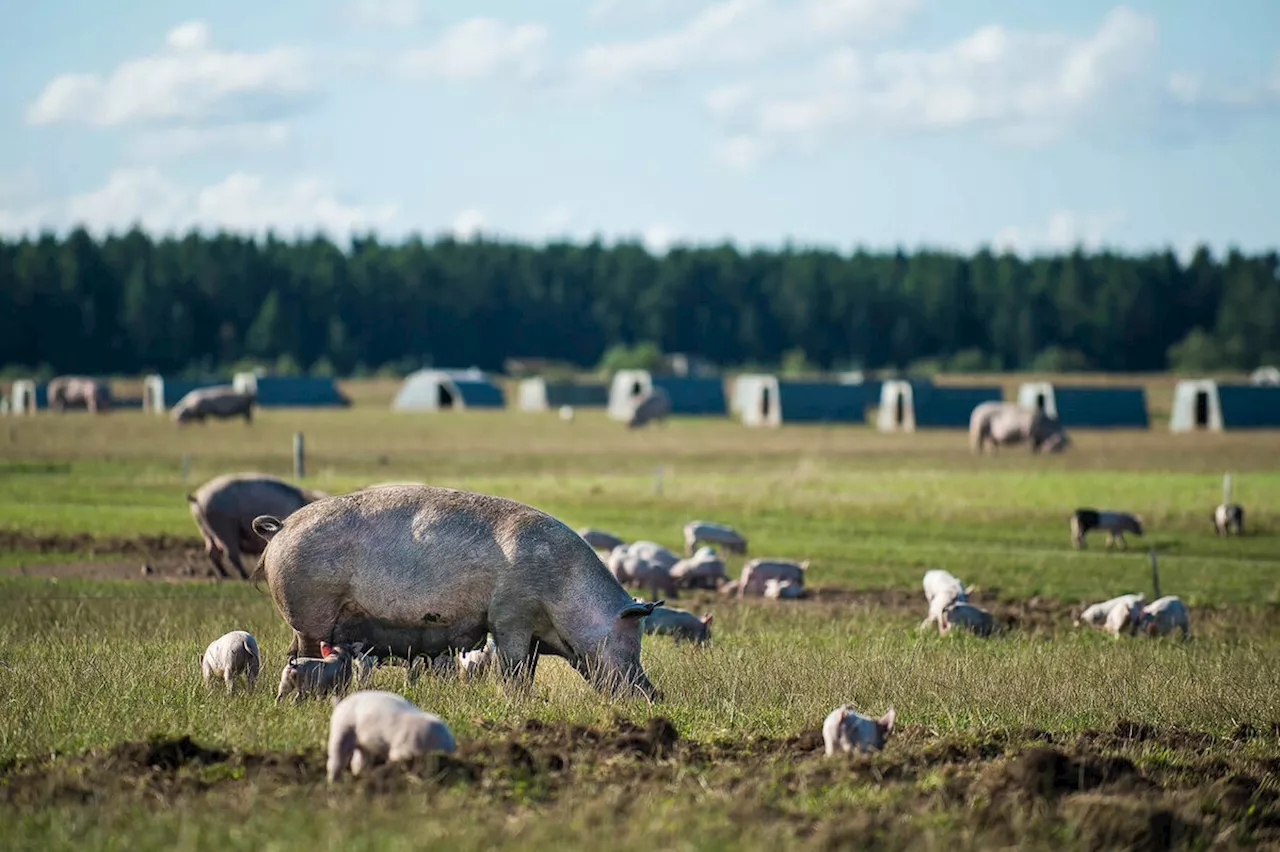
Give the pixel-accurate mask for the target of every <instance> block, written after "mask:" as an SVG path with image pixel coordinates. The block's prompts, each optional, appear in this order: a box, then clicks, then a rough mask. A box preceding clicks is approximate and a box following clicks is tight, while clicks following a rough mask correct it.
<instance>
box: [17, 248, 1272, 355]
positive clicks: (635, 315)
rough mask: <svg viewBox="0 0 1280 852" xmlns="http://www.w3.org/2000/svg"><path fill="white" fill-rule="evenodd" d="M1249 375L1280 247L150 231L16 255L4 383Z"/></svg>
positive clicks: (1265, 345) (1262, 340)
mask: <svg viewBox="0 0 1280 852" xmlns="http://www.w3.org/2000/svg"><path fill="white" fill-rule="evenodd" d="M655 351H664V352H690V353H697V354H699V355H701V356H703V357H704V358H706V359H708V360H710V361H711V362H713V363H715V364H718V365H722V366H741V365H753V366H764V365H778V364H783V365H785V366H786V367H787V369H788V370H801V369H809V368H824V369H831V368H857V367H861V368H868V369H872V368H882V367H899V368H914V369H919V370H926V369H933V370H938V369H943V370H946V369H963V370H984V369H993V370H994V369H1028V368H1031V369H1047V370H1057V369H1095V370H1113V371H1119V370H1160V369H1164V368H1166V367H1175V368H1182V369H1191V370H1197V369H1214V368H1243V369H1248V368H1251V367H1253V366H1256V365H1257V364H1259V363H1275V362H1277V361H1280V282H1278V281H1277V256H1276V254H1275V253H1270V254H1265V255H1259V256H1246V255H1243V254H1240V253H1236V252H1232V253H1230V254H1228V255H1227V256H1226V257H1223V258H1217V259H1215V258H1214V257H1213V256H1212V255H1211V254H1210V253H1209V252H1208V251H1206V250H1203V249H1202V250H1200V251H1199V252H1198V253H1197V254H1196V255H1195V257H1194V258H1193V259H1192V260H1191V262H1190V263H1189V264H1185V265H1184V264H1181V263H1179V261H1178V258H1177V257H1176V256H1175V255H1174V254H1172V253H1170V252H1164V253H1155V254H1149V255H1143V256H1136V257H1130V256H1123V255H1117V254H1110V253H1101V254H1085V253H1082V252H1079V251H1077V252H1073V253H1070V254H1065V255H1059V256H1051V257H1038V258H1033V259H1030V260H1024V259H1020V258H1019V257H1017V256H1015V255H1011V254H994V253H991V252H988V251H980V252H978V253H976V254H974V255H971V256H964V255H958V254H949V253H942V252H932V251H922V252H916V253H912V254H907V253H904V252H901V251H898V252H892V253H888V252H886V253H866V252H856V253H853V254H851V255H842V254H838V253H835V252H832V251H827V250H818V249H800V248H790V247H788V248H786V249H783V250H774V251H765V250H753V251H750V252H743V251H740V250H738V249H735V248H734V247H733V246H729V245H726V246H717V247H698V248H675V249H673V250H671V251H670V252H669V253H668V254H666V255H664V256H654V255H651V254H650V253H648V252H647V251H646V250H645V249H644V248H643V247H642V246H640V245H638V244H625V243H624V244H617V245H604V244H601V243H599V242H595V243H590V244H586V245H575V244H550V245H546V246H531V245H522V244H512V243H499V242H488V241H484V240H476V241H469V242H459V241H455V240H452V239H442V240H440V241H437V242H424V241H421V240H418V239H410V240H408V241H405V242H401V243H397V244H386V243H381V242H379V241H377V240H376V239H375V238H356V239H354V240H352V242H351V244H350V245H349V246H347V247H342V246H339V245H336V244H334V243H333V242H331V241H329V240H327V239H324V238H314V239H311V240H302V241H297V242H284V241H280V240H278V239H274V238H270V237H268V238H265V239H257V240H255V239H251V238H248V237H241V236H234V235H217V236H203V235H199V234H191V235H188V236H186V237H185V238H181V239H163V240H156V239H153V238H151V237H150V236H148V235H147V234H145V233H143V232H141V231H136V230H135V231H132V232H129V233H127V234H123V235H117V236H112V237H108V238H105V239H102V240H97V239H95V238H93V237H92V236H90V235H89V234H87V233H85V232H83V231H75V232H72V233H70V234H68V235H67V236H66V237H65V238H59V237H57V236H55V235H46V236H43V237H40V238H38V239H25V240H21V241H13V240H10V241H0V365H3V366H4V369H5V372H7V373H10V374H13V373H16V372H22V371H36V370H39V371H41V372H50V371H57V372H72V371H74V372H84V373H91V374H99V375H106V374H115V375H120V374H129V373H140V372H143V371H152V370H158V371H162V372H168V373H177V372H193V371H201V370H206V371H207V370H212V369H214V368H225V367H227V366H230V365H234V364H243V363H245V362H246V361H254V362H258V363H268V364H270V365H273V366H275V367H276V368H277V369H285V370H302V371H307V370H310V371H313V372H317V373H329V374H338V375H353V374H355V375H358V374H362V373H365V372H370V371H375V370H379V369H381V370H387V371H391V370H398V371H404V370H406V369H411V368H415V367H418V366H421V365H424V364H435V365H437V366H443V367H466V366H471V365H477V366H480V367H482V368H484V369H491V370H492V369H500V368H501V367H502V365H503V362H504V360H505V359H506V358H508V357H512V356H524V357H538V358H546V359H552V360H555V361H562V362H568V363H573V364H578V365H582V366H595V365H598V364H600V363H601V362H602V360H603V361H604V362H605V363H606V364H611V365H613V366H622V365H623V364H622V362H624V361H626V360H627V359H628V358H635V357H642V353H645V352H655Z"/></svg>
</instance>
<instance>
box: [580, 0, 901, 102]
mask: <svg viewBox="0 0 1280 852" xmlns="http://www.w3.org/2000/svg"><path fill="white" fill-rule="evenodd" d="M917 3H918V0H804V2H801V3H799V4H789V3H784V2H782V0H720V2H716V3H713V4H711V5H709V6H706V7H705V8H703V9H702V11H700V12H699V13H698V14H696V15H695V16H694V17H693V18H691V19H689V20H688V21H687V22H686V23H685V24H684V25H683V26H680V27H678V28H676V29H673V30H670V31H668V32H664V33H661V34H659V35H656V36H651V37H649V38H643V39H638V40H634V41H622V42H613V43H607V44H597V45H593V46H591V47H588V48H587V49H586V50H584V51H582V52H581V53H580V54H579V55H578V56H577V57H576V58H575V59H574V60H573V63H572V67H571V73H572V75H573V77H574V78H575V80H577V81H578V82H580V83H584V84H587V85H595V86H603V87H608V86H611V85H620V86H634V85H636V84H637V83H638V82H639V81H642V80H644V79H646V78H651V77H656V76H660V75H663V74H671V73H675V72H680V71H686V70H689V69H694V68H708V67H716V66H726V65H734V64H749V63H752V62H755V61H758V60H760V59H762V58H764V57H767V56H770V55H774V54H778V53H786V52H788V51H795V50H807V49H813V48H815V47H820V46H822V45H824V44H834V43H839V42H841V41H846V40H849V39H853V38H869V37H872V36H875V35H878V34H880V33H883V32H885V31H886V30H889V29H892V28H893V27H896V26H899V25H900V24H901V23H902V22H903V21H905V20H906V18H907V17H908V16H909V15H910V14H911V13H912V12H913V11H914V10H915V8H916V6H917Z"/></svg>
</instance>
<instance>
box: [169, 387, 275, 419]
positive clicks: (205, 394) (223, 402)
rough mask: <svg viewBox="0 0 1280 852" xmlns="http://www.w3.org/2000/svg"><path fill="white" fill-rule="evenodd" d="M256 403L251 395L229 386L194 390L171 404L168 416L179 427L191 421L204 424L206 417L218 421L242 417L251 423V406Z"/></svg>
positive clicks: (255, 398)
mask: <svg viewBox="0 0 1280 852" xmlns="http://www.w3.org/2000/svg"><path fill="white" fill-rule="evenodd" d="M257 401H258V399H257V397H256V396H254V395H253V394H252V393H245V392H243V391H238V390H236V389H235V388H234V387H232V386H231V385H215V386H214V387H209V388H196V389H195V390H193V391H191V392H190V393H188V394H186V395H185V396H183V397H182V399H180V400H178V401H177V402H175V403H174V404H173V410H172V411H171V412H170V413H169V416H170V417H171V418H172V419H173V422H174V423H177V424H178V425H179V426H181V425H183V424H185V423H190V422H191V421H193V420H194V421H196V422H198V423H204V419H205V418H206V417H216V418H217V419H219V420H226V419H229V418H231V417H243V418H244V422H245V423H252V422H253V406H254V403H256V402H257Z"/></svg>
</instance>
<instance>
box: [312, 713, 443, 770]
mask: <svg viewBox="0 0 1280 852" xmlns="http://www.w3.org/2000/svg"><path fill="white" fill-rule="evenodd" d="M454 748H455V746H454V742H453V734H452V733H451V732H450V731H449V726H448V725H446V724H445V723H444V720H443V719H441V718H440V717H439V716H436V715H434V714H432V713H427V712H425V711H423V710H419V709H418V708H417V707H415V706H414V704H413V702H411V701H409V699H407V698H405V697H403V696H400V695H396V694H395V693H393V692H382V691H380V690H365V691H363V692H356V693H353V694H352V695H348V696H347V697H346V698H344V699H342V700H341V701H339V700H337V699H336V698H335V699H334V706H333V715H332V716H330V717H329V760H328V765H327V769H328V774H329V780H330V781H331V782H332V781H337V780H338V776H340V775H341V774H342V773H343V771H344V770H345V769H347V768H348V767H350V768H351V774H352V775H359V774H360V771H361V770H362V769H363V768H364V767H365V766H366V765H367V766H373V765H376V764H378V763H383V762H387V761H390V762H392V763H395V762H398V761H402V760H408V759H409V758H411V757H414V756H415V755H419V754H427V753H428V752H433V751H439V752H446V753H448V752H452V751H453V750H454Z"/></svg>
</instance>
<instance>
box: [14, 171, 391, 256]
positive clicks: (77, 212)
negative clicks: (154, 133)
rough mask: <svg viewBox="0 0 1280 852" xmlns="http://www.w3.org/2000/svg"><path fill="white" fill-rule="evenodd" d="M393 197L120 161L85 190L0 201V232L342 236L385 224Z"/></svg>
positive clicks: (304, 182)
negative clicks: (79, 229) (168, 171)
mask: <svg viewBox="0 0 1280 852" xmlns="http://www.w3.org/2000/svg"><path fill="white" fill-rule="evenodd" d="M397 211H398V208H397V206H396V205H394V204H382V205H378V206H362V205H359V204H354V203H349V202H345V201H342V200H340V199H339V198H338V197H337V196H336V195H335V193H334V191H333V189H332V187H330V186H329V185H327V184H326V183H325V182H324V181H320V180H317V179H315V178H304V179H299V180H295V181H292V182H289V183H283V184H270V183H268V182H267V181H266V180H265V179H263V178H262V177H260V176H258V175H251V174H245V173H243V172H235V173H232V174H230V175H228V176H227V177H226V178H225V179H224V180H222V181H220V182H218V183H216V184H212V185H210V186H206V187H202V188H191V187H186V186H182V185H180V184H178V183H175V182H174V181H172V180H170V179H169V178H167V177H165V176H164V175H163V174H161V172H160V171H159V170H157V169H155V168H144V169H119V170H117V171H115V172H113V173H112V174H111V176H110V177H109V178H108V179H107V182H106V183H105V184H104V185H103V186H101V187H99V188H98V189H95V190H93V191H91V192H87V193H84V194H82V195H76V196H72V197H70V198H67V199H63V200H59V201H51V202H46V203H43V204H37V205H32V206H29V207H26V208H21V209H0V232H3V233H28V232H31V231H36V230H40V229H44V228H49V229H54V230H61V229H67V228H72V227H76V226H83V227H85V228H86V229H88V230H89V231H91V232H93V233H97V234H102V233H106V232H109V231H116V232H120V231H124V230H126V229H128V228H130V227H132V226H133V225H134V224H135V223H136V224H140V225H141V226H142V227H143V228H145V229H146V230H148V231H150V232H152V233H184V232H186V231H189V230H191V229H193V228H196V229H208V230H218V229H221V230H227V231H234V232H239V233H254V234H262V233H265V232H266V231H268V230H274V231H276V232H277V233H279V234H281V235H294V234H297V233H303V234H309V233H314V232H316V231H323V232H325V233H328V234H329V235H330V236H332V237H334V238H337V239H342V238H346V237H348V236H349V235H350V234H351V233H352V232H355V231H363V230H368V229H373V228H377V227H379V226H385V225H387V224H389V223H390V222H391V221H392V220H393V219H394V218H395V217H396V214H397Z"/></svg>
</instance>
